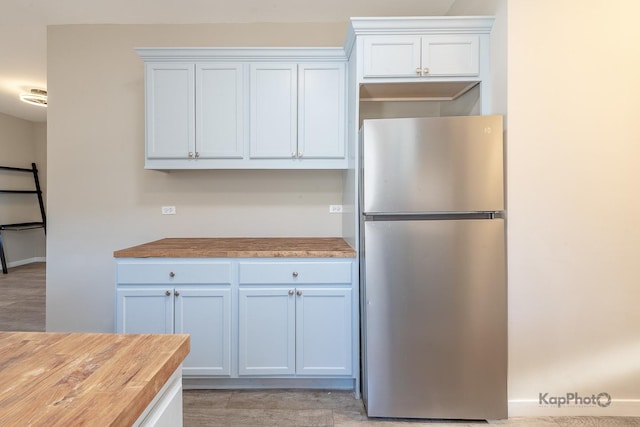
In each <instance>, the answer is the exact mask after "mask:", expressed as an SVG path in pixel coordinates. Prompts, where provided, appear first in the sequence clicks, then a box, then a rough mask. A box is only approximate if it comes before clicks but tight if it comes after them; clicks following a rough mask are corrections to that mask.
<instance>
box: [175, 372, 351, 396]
mask: <svg viewBox="0 0 640 427" xmlns="http://www.w3.org/2000/svg"><path fill="white" fill-rule="evenodd" d="M184 389H185V390H229V389H264V390H267V389H309V390H353V392H354V396H355V398H356V399H359V398H360V382H359V380H358V378H299V377H297V378H255V377H254V378H185V379H184Z"/></svg>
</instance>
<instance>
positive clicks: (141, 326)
mask: <svg viewBox="0 0 640 427" xmlns="http://www.w3.org/2000/svg"><path fill="white" fill-rule="evenodd" d="M167 292H168V293H169V295H167ZM116 296H117V300H118V302H117V312H116V332H117V333H125V334H171V333H173V289H170V288H166V287H155V286H154V287H151V286H150V287H145V288H137V289H118V290H117V291H116Z"/></svg>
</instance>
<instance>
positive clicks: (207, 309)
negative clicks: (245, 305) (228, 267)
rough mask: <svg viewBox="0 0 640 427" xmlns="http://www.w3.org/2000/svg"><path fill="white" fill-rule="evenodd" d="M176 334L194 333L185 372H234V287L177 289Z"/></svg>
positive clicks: (217, 373)
mask: <svg viewBox="0 0 640 427" xmlns="http://www.w3.org/2000/svg"><path fill="white" fill-rule="evenodd" d="M175 333H177V334H189V335H191V351H190V352H189V355H188V356H187V358H186V359H185V361H184V363H183V372H184V374H185V375H230V374H231V289H229V288H222V289H220V288H216V289H212V288H202V287H183V286H178V287H176V289H175Z"/></svg>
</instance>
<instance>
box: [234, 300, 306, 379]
mask: <svg viewBox="0 0 640 427" xmlns="http://www.w3.org/2000/svg"><path fill="white" fill-rule="evenodd" d="M290 292H291V293H293V290H291V289H288V288H263V289H240V291H239V294H238V295H239V298H238V300H239V303H240V307H239V310H238V313H239V321H238V322H239V323H238V324H239V330H238V336H239V342H238V344H239V348H238V356H239V359H240V363H239V371H238V373H239V374H240V375H279V374H286V375H289V374H294V373H295V369H296V366H295V354H296V353H295V332H296V325H295V321H296V315H295V312H296V304H295V298H294V297H293V295H289V293H290Z"/></svg>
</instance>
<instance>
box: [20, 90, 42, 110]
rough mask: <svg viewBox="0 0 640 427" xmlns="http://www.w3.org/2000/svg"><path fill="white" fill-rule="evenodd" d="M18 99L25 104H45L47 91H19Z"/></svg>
mask: <svg viewBox="0 0 640 427" xmlns="http://www.w3.org/2000/svg"><path fill="white" fill-rule="evenodd" d="M20 100H21V101H23V102H26V103H27V104H33V105H38V106H40V107H46V106H47V91H46V90H43V89H31V91H30V92H29V93H21V94H20Z"/></svg>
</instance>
